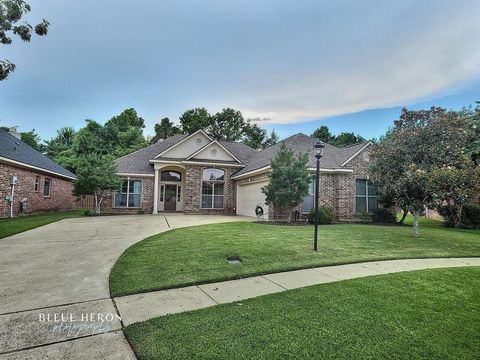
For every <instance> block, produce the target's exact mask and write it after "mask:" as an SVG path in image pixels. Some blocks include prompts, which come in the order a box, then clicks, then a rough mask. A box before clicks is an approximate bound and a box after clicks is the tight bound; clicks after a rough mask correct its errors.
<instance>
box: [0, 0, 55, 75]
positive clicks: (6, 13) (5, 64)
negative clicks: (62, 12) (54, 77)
mask: <svg viewBox="0 0 480 360" xmlns="http://www.w3.org/2000/svg"><path fill="white" fill-rule="evenodd" d="M30 10H31V7H30V5H29V4H28V3H27V2H25V1H24V0H0V43H1V44H4V45H9V44H11V43H12V38H11V34H10V32H11V33H12V34H15V35H18V36H19V37H20V39H21V40H23V41H28V42H29V41H30V39H31V38H32V33H33V32H34V33H35V34H37V35H39V36H44V35H47V32H48V25H49V22H48V21H47V20H45V19H43V20H42V21H41V22H40V23H38V24H37V25H35V27H33V26H32V25H30V24H29V23H28V22H26V21H24V22H23V23H22V24H20V25H16V24H17V23H18V22H19V21H20V20H21V19H22V17H23V16H25V15H27V14H28V13H29V12H30ZM13 71H15V64H13V63H12V62H10V61H9V60H6V59H5V60H0V81H2V80H5V79H6V78H7V77H8V75H9V74H10V73H11V72H13Z"/></svg>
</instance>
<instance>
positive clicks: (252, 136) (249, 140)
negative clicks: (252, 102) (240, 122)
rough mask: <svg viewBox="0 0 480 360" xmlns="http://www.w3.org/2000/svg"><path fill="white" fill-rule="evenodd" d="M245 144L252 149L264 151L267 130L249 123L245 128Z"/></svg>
mask: <svg viewBox="0 0 480 360" xmlns="http://www.w3.org/2000/svg"><path fill="white" fill-rule="evenodd" d="M244 132H245V136H244V139H243V143H244V144H245V145H248V146H250V147H251V148H252V149H262V148H263V145H264V142H265V140H266V137H267V130H265V129H262V128H260V127H259V126H258V125H257V124H250V123H248V124H247V126H246V127H245V131H244Z"/></svg>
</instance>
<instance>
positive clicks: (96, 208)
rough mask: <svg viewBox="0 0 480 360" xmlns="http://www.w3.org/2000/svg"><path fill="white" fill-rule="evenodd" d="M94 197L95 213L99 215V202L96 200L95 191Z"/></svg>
mask: <svg viewBox="0 0 480 360" xmlns="http://www.w3.org/2000/svg"><path fill="white" fill-rule="evenodd" d="M94 197H95V214H97V215H100V202H99V201H98V195H97V193H94Z"/></svg>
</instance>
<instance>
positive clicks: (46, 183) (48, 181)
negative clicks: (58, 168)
mask: <svg viewBox="0 0 480 360" xmlns="http://www.w3.org/2000/svg"><path fill="white" fill-rule="evenodd" d="M51 188H52V179H50V178H47V177H46V178H45V180H44V182H43V196H50V190H51Z"/></svg>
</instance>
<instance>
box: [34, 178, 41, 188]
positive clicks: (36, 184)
mask: <svg viewBox="0 0 480 360" xmlns="http://www.w3.org/2000/svg"><path fill="white" fill-rule="evenodd" d="M39 191H40V176H35V192H39Z"/></svg>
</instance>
